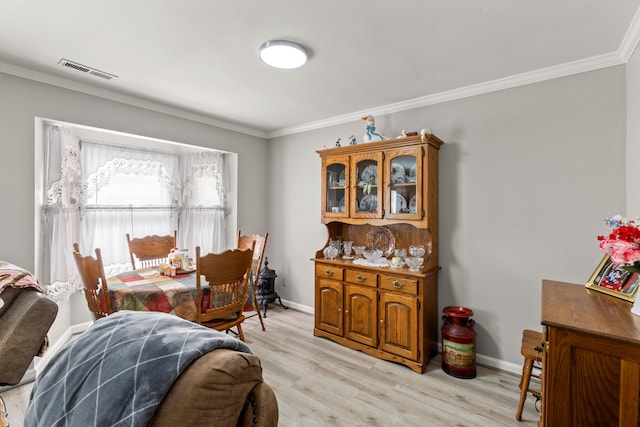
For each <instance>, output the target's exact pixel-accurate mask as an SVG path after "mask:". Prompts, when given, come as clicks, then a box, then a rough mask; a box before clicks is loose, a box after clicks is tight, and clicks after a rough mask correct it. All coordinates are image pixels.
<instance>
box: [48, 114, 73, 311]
mask: <svg viewBox="0 0 640 427" xmlns="http://www.w3.org/2000/svg"><path fill="white" fill-rule="evenodd" d="M45 139H46V144H45V168H46V170H45V177H44V179H45V189H46V194H45V200H44V207H43V209H44V211H43V224H42V229H43V232H44V236H43V242H42V249H43V250H42V254H43V257H42V269H41V272H42V274H41V278H40V282H41V285H43V287H44V289H45V291H46V292H47V294H48V295H49V296H50V297H51V298H52V299H54V300H64V299H65V298H67V297H68V295H69V294H71V293H72V292H75V291H76V289H78V288H79V287H80V279H79V276H78V273H77V271H76V268H75V261H74V259H73V254H72V248H73V243H74V242H77V241H78V237H79V235H80V200H81V199H82V184H81V175H82V169H81V167H80V140H79V139H78V137H77V136H76V135H75V134H74V133H73V131H71V130H70V129H67V128H63V127H60V126H47V128H46V129H45Z"/></svg>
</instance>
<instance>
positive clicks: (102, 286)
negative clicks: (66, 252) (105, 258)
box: [73, 243, 113, 319]
mask: <svg viewBox="0 0 640 427" xmlns="http://www.w3.org/2000/svg"><path fill="white" fill-rule="evenodd" d="M73 257H74V259H75V260H76V266H77V267H78V273H80V279H81V280H82V285H83V287H84V297H85V298H86V300H87V305H88V306H89V310H90V311H91V312H92V313H93V316H94V317H95V318H96V319H99V318H101V317H106V316H108V315H110V314H111V313H113V309H112V306H111V297H110V296H109V289H108V288H107V278H106V277H105V274H104V266H103V264H102V254H101V252H100V248H96V257H95V258H93V257H92V256H91V255H87V256H82V254H80V249H79V246H78V244H77V243H74V244H73Z"/></svg>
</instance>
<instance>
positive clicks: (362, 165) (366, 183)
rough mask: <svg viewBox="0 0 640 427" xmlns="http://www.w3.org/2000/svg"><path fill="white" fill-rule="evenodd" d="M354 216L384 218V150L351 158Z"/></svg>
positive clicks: (352, 211) (352, 213)
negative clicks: (382, 189)
mask: <svg viewBox="0 0 640 427" xmlns="http://www.w3.org/2000/svg"><path fill="white" fill-rule="evenodd" d="M351 182H352V186H351V190H352V197H351V200H352V203H353V205H352V210H351V217H352V218H382V192H381V188H382V187H381V185H382V152H377V153H367V154H360V155H354V156H353V157H352V158H351Z"/></svg>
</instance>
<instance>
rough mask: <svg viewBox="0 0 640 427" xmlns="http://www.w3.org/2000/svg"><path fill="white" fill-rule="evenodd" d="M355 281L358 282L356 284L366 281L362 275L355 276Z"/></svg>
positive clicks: (365, 277)
mask: <svg viewBox="0 0 640 427" xmlns="http://www.w3.org/2000/svg"><path fill="white" fill-rule="evenodd" d="M356 279H357V280H358V282H364V281H365V280H367V276H363V275H362V274H358V275H357V276H356Z"/></svg>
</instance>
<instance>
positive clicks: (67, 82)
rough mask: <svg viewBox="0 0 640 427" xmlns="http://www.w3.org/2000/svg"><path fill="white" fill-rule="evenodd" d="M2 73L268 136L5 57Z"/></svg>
mask: <svg viewBox="0 0 640 427" xmlns="http://www.w3.org/2000/svg"><path fill="white" fill-rule="evenodd" d="M0 73H5V74H10V75H12V76H16V77H22V78H24V79H28V80H33V81H36V82H40V83H45V84H49V85H52V86H57V87H61V88H64V89H69V90H73V91H76V92H81V93H84V94H87V95H93V96H97V97H100V98H104V99H108V100H111V101H115V102H120V103H122V104H127V105H131V106H133V107H139V108H144V109H147V110H151V111H155V112H158V113H163V114H168V115H170V116H174V117H179V118H182V119H187V120H191V121H194V122H198V123H203V124H206V125H210V126H215V127H219V128H222V129H226V130H230V131H233V132H238V133H242V134H245V135H250V136H255V137H258V138H267V133H266V132H264V131H261V130H258V129H253V128H250V127H246V126H239V125H236V124H232V123H228V122H225V121H222V120H217V119H214V118H213V117H210V116H206V115H203V114H198V113H194V112H191V111H187V110H184V109H181V108H176V107H172V106H170V105H167V104H162V103H160V102H155V101H150V100H148V99H144V98H140V97H136V96H132V95H125V94H123V93H120V92H116V91H115V90H113V89H104V88H100V87H97V86H92V85H89V84H86V83H81V82H78V81H75V80H71V79H67V78H64V77H59V76H54V75H51V74H46V73H42V72H39V71H34V70H30V69H27V68H24V67H19V66H17V65H13V64H8V63H6V62H2V61H0Z"/></svg>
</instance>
